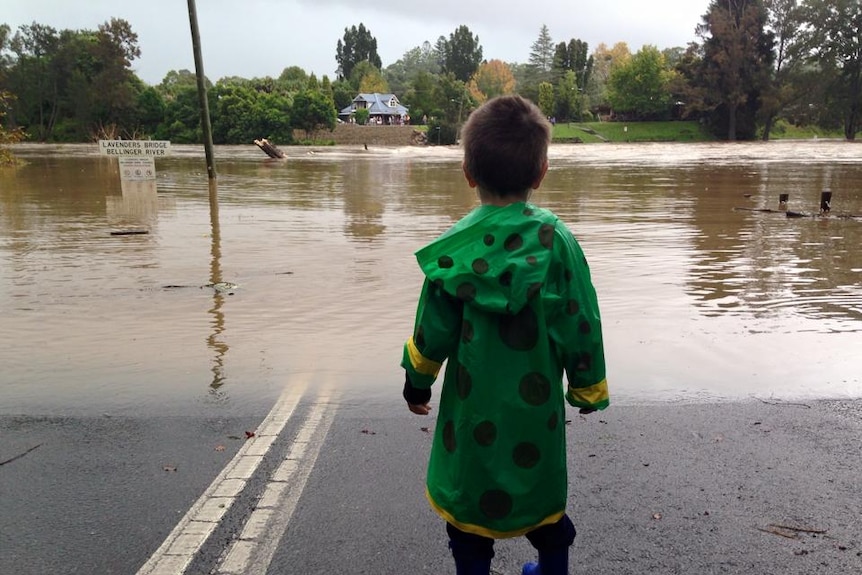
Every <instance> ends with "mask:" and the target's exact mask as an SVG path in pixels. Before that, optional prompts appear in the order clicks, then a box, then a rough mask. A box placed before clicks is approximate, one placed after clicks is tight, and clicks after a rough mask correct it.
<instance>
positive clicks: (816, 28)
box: [800, 0, 862, 140]
mask: <svg viewBox="0 0 862 575" xmlns="http://www.w3.org/2000/svg"><path fill="white" fill-rule="evenodd" d="M801 16H802V18H803V19H804V21H805V23H806V25H805V26H804V28H803V30H802V31H801V34H800V45H801V47H802V49H803V50H804V54H805V56H806V58H807V60H808V61H809V62H811V63H815V64H817V65H818V66H820V68H821V70H822V71H823V73H824V76H825V77H826V78H828V79H830V80H832V81H831V82H830V84H831V88H832V90H831V93H830V99H831V102H830V103H831V104H832V105H834V106H836V107H838V108H839V109H840V110H841V115H842V116H843V123H844V137H845V138H846V139H848V140H853V139H855V138H856V134H857V133H858V131H859V128H860V123H862V33H860V31H862V6H860V4H859V2H858V0H804V1H803V2H802V7H801Z"/></svg>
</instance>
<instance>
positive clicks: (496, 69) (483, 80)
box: [468, 60, 515, 102]
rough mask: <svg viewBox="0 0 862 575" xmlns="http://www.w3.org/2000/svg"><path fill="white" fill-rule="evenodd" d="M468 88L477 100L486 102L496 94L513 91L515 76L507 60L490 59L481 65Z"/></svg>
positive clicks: (500, 94)
mask: <svg viewBox="0 0 862 575" xmlns="http://www.w3.org/2000/svg"><path fill="white" fill-rule="evenodd" d="M468 88H469V89H470V93H471V94H473V95H474V97H475V98H476V99H477V100H479V101H481V102H484V101H485V100H488V99H490V98H494V97H496V96H502V95H503V94H511V93H513V92H514V91H515V77H514V76H513V75H512V70H511V69H509V66H508V65H507V64H506V63H505V62H503V61H502V60H490V61H488V62H484V63H483V64H482V65H480V66H479V69H478V70H476V73H475V74H474V75H473V79H472V80H470V84H469V86H468Z"/></svg>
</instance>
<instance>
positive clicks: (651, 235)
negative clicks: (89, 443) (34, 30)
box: [0, 141, 862, 414]
mask: <svg viewBox="0 0 862 575" xmlns="http://www.w3.org/2000/svg"><path fill="white" fill-rule="evenodd" d="M15 150H16V153H17V154H18V155H19V156H20V157H22V158H23V159H24V160H26V162H27V165H25V166H24V167H21V168H17V169H4V170H0V413H7V414H8V413H36V414H39V413H45V414H56V413H85V414H86V413H93V414H102V413H137V412H148V413H173V412H176V413H187V412H189V410H197V409H199V410H220V409H224V410H230V411H231V412H232V413H237V412H243V411H245V410H250V409H257V408H260V407H261V406H265V405H267V404H268V403H271V402H272V401H273V399H274V398H275V397H277V395H278V394H279V393H280V392H281V390H282V389H283V388H284V387H285V386H287V385H292V384H293V383H295V382H300V381H303V382H309V383H310V384H312V385H332V386H335V387H336V388H338V389H341V390H343V391H344V392H345V395H344V397H345V401H349V402H350V403H351V404H352V405H353V406H354V407H356V408H359V409H361V407H362V402H363V401H372V402H373V401H379V400H381V398H384V397H387V398H391V397H398V396H399V394H400V388H401V384H402V381H403V376H402V373H401V370H400V368H399V366H398V364H399V361H400V358H401V346H402V344H403V341H404V339H405V338H406V337H407V336H408V335H410V332H411V329H412V320H413V313H414V311H415V304H416V297H417V295H418V290H419V287H420V285H421V280H422V278H421V275H420V273H419V270H418V268H417V266H416V264H415V260H414V258H413V252H414V251H415V250H417V249H418V248H420V247H421V246H423V245H424V244H425V243H427V242H428V241H430V240H431V239H433V238H434V237H435V236H436V235H438V234H439V233H441V232H443V231H444V230H445V229H446V228H448V227H449V226H450V225H451V224H452V223H453V222H455V221H456V220H457V219H458V218H459V217H461V216H462V215H464V214H465V213H466V212H467V211H469V210H470V209H471V208H472V207H473V206H474V205H476V199H475V195H474V194H473V192H472V191H471V190H470V189H469V188H468V187H467V185H466V183H465V182H464V180H463V177H462V175H461V173H460V167H459V166H460V158H459V151H458V150H457V149H445V148H418V147H417V148H380V149H374V148H373V147H372V149H370V150H368V151H365V150H363V149H353V148H346V147H335V148H314V149H309V148H290V149H288V150H287V152H288V158H287V159H286V160H283V161H282V160H270V159H268V158H266V157H265V156H264V155H263V154H262V152H260V150H258V149H257V148H256V147H254V146H239V147H223V148H218V149H217V155H216V160H217V170H218V174H219V178H218V184H217V190H216V192H217V202H211V200H210V190H209V188H208V183H207V178H206V168H205V165H204V159H203V152H202V150H200V149H198V148H196V147H184V146H174V148H173V154H172V155H171V156H170V157H168V158H165V159H159V160H157V163H156V168H157V171H158V176H157V180H156V183H155V186H151V185H148V184H143V183H138V182H134V183H129V182H127V183H122V184H121V181H120V178H119V172H118V167H117V165H116V160H114V159H110V158H107V157H100V156H99V155H98V150H97V147H96V146H95V145H91V146H88V145H76V146H38V145H28V146H19V147H17V148H15ZM551 166H552V167H551V170H550V172H549V174H548V177H547V179H546V180H545V183H544V185H543V187H542V188H541V189H540V190H539V191H538V192H537V194H536V195H535V196H534V201H535V202H536V203H538V204H540V205H542V206H544V207H548V208H550V209H552V210H554V211H555V212H556V213H557V214H558V215H559V216H560V217H561V218H562V219H563V220H564V221H565V222H567V224H568V225H569V226H570V228H571V229H572V230H573V232H574V233H575V235H576V236H577V237H578V238H579V240H580V242H581V244H582V246H583V248H584V250H585V252H586V254H587V257H588V258H589V260H590V263H591V267H592V270H593V276H594V277H593V279H594V283H595V284H596V287H597V291H598V294H599V301H600V305H601V308H602V314H603V321H604V330H605V340H606V348H607V349H606V353H607V361H608V379H609V383H610V386H611V390H612V396H613V400H614V401H617V402H626V403H642V402H651V401H660V402H665V401H712V400H732V399H739V398H749V397H757V398H761V399H763V400H769V401H772V400H787V401H792V400H800V399H805V398H818V397H860V396H862V249H860V244H862V218H859V217H856V218H853V217H849V216H851V215H856V216H860V215H862V147H860V145H858V144H852V143H844V142H824V141H820V142H772V143H768V144H764V143H751V144H702V145H690V144H685V145H680V144H644V145H590V146H578V145H569V146H562V145H561V146H554V147H552V150H551ZM824 190H828V191H831V192H832V194H833V195H832V210H831V212H830V213H829V214H828V215H825V216H819V215H818V210H819V205H820V196H821V192H822V191H824ZM779 194H789V201H788V202H787V204H786V206H785V207H784V209H787V210H790V211H794V212H801V213H805V214H808V215H809V216H810V217H800V218H788V217H786V215H785V214H784V213H783V212H782V211H780V210H779V201H778V200H779ZM761 209H771V210H775V211H772V212H768V211H758V210H761ZM127 232H141V233H134V234H130V233H127ZM143 232H146V233H143ZM212 284H217V285H216V286H215V287H212ZM227 284H236V287H232V286H230V285H227ZM218 288H221V289H218ZM346 398H349V400H348V399H346Z"/></svg>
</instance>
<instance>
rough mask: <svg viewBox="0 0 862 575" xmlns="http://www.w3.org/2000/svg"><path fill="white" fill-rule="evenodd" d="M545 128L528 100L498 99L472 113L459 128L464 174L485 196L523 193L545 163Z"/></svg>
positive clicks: (547, 134)
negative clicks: (467, 175) (465, 173)
mask: <svg viewBox="0 0 862 575" xmlns="http://www.w3.org/2000/svg"><path fill="white" fill-rule="evenodd" d="M550 140H551V123H550V122H548V120H547V118H545V116H544V115H543V114H542V112H541V110H539V108H538V107H537V106H536V105H535V104H533V103H532V102H531V101H529V100H527V99H526V98H522V97H521V96H498V97H496V98H493V99H491V100H488V101H487V102H485V103H484V104H483V105H482V106H480V107H479V108H477V109H476V110H475V111H474V112H473V113H472V114H470V117H469V118H467V122H466V123H465V124H464V127H463V128H462V129H461V143H462V145H463V147H464V169H465V171H466V172H467V173H468V174H469V175H470V177H471V178H473V180H474V181H475V182H476V183H477V184H478V186H479V188H480V189H481V190H483V191H485V192H488V193H491V194H494V195H496V196H501V197H504V196H513V195H519V194H522V193H524V192H527V191H529V190H530V189H531V188H532V186H533V184H534V183H535V182H536V180H537V179H538V177H539V176H540V174H541V173H542V167H543V166H544V163H545V161H546V160H547V159H548V143H549V142H550Z"/></svg>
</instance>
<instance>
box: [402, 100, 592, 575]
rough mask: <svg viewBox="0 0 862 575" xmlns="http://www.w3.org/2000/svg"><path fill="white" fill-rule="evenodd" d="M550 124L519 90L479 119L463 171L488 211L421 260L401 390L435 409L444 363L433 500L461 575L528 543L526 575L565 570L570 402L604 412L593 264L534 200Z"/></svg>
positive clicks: (465, 132) (480, 112)
mask: <svg viewBox="0 0 862 575" xmlns="http://www.w3.org/2000/svg"><path fill="white" fill-rule="evenodd" d="M550 129H551V126H550V124H549V122H548V120H547V119H546V118H545V117H544V116H543V115H542V113H541V112H540V111H539V109H538V108H537V107H536V106H535V105H534V104H532V103H531V102H529V101H528V100H525V99H523V98H521V97H520V96H501V97H499V98H495V99H492V100H490V101H488V102H487V103H485V104H484V105H483V106H481V107H480V108H478V109H477V110H476V111H474V112H473V113H472V114H471V115H470V117H469V118H468V120H467V122H466V123H465V124H464V127H463V129H462V132H461V138H462V143H463V147H464V159H463V164H462V166H463V170H464V175H465V177H466V179H467V183H468V184H469V185H470V187H471V188H476V189H477V191H478V195H479V200H480V203H481V205H480V206H479V207H477V208H475V209H474V210H473V211H471V212H470V213H469V214H467V215H466V216H465V217H464V218H462V219H461V220H460V221H459V222H457V223H456V224H455V225H454V226H453V227H452V228H451V229H449V230H448V231H447V232H446V233H444V234H443V235H442V236H440V237H439V238H437V239H436V240H435V241H433V242H432V243H430V244H429V245H427V246H425V247H424V248H422V249H421V250H419V251H418V252H417V253H416V258H417V260H418V263H419V266H420V268H421V269H422V272H423V273H424V275H425V281H424V285H423V287H422V292H421V295H420V296H419V305H418V311H417V313H416V320H415V326H414V330H413V336H412V337H411V338H410V339H408V340H407V343H406V344H405V346H404V356H403V359H402V362H401V365H402V367H404V369H405V371H406V381H405V384H404V392H403V395H404V399H406V400H407V406H408V408H409V409H410V411H411V412H413V413H416V414H419V415H427V414H428V413H429V412H430V410H431V406H430V403H429V402H430V399H431V386H432V384H433V383H434V381H435V379H436V378H437V374H438V372H439V370H440V368H441V365H442V363H443V362H444V361H446V360H448V362H447V365H446V373H445V377H444V380H443V389H442V392H441V395H440V413H439V415H438V417H437V426H436V429H435V432H434V441H433V446H432V448H431V457H430V462H429V465H428V475H427V484H426V495H427V497H428V500H429V502H430V503H431V507H432V508H433V509H434V510H435V511H436V512H437V513H438V514H439V515H440V516H441V517H443V519H445V520H446V530H447V532H448V535H449V548H450V549H451V551H452V555H453V557H454V559H455V569H456V573H457V574H458V575H488V574H489V572H490V568H491V559H492V558H493V557H494V540H495V539H500V538H505V537H517V536H521V535H525V536H526V537H527V539H528V540H529V541H530V543H531V544H532V545H533V546H534V547H535V548H536V550H537V551H538V556H539V561H538V564H537V563H532V562H531V563H527V564H526V565H524V567H523V574H530V575H538V574H541V575H564V574H566V573H568V557H569V547H570V546H571V545H572V542H573V541H574V538H575V528H574V526H573V525H572V522H571V520H570V519H569V517H568V515H567V514H566V499H567V469H566V433H565V422H566V417H565V401H564V397H565V399H566V400H568V403H569V404H571V405H573V406H575V407H580V408H581V412H582V413H590V412H592V411H595V410H597V409H604V408H605V407H607V405H608V390H607V381H606V379H605V358H604V351H603V346H602V329H601V320H600V318H599V308H598V303H597V299H596V293H595V290H594V288H593V285H592V283H591V280H590V272H589V268H588V266H587V261H586V259H585V258H584V254H583V252H582V251H581V248H580V246H579V245H578V242H577V241H576V240H575V238H574V237H573V236H572V234H571V232H570V231H569V230H568V228H567V227H566V225H565V224H564V223H563V222H561V221H560V220H558V219H557V217H556V216H555V215H554V214H553V213H551V212H550V211H548V210H545V209H541V208H539V207H536V206H535V205H533V204H531V203H528V200H529V199H530V195H531V193H532V191H533V190H534V189H537V188H538V187H539V185H540V184H541V183H542V179H543V178H544V176H545V173H546V172H547V169H548V156H547V152H548V142H549V140H550ZM564 373H565V374H567V380H568V389H567V391H566V393H565V394H564V393H563V381H562V380H563V374H564Z"/></svg>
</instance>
